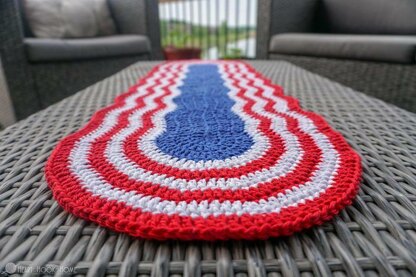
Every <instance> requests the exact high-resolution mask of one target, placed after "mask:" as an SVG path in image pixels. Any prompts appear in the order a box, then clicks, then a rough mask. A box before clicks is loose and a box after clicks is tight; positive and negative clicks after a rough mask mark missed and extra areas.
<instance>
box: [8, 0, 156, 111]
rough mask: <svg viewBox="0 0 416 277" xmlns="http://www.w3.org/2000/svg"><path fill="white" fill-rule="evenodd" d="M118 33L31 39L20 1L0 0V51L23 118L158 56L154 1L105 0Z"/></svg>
mask: <svg viewBox="0 0 416 277" xmlns="http://www.w3.org/2000/svg"><path fill="white" fill-rule="evenodd" d="M108 1H109V6H110V11H111V14H112V17H113V19H114V21H115V23H116V27H117V30H118V33H117V35H113V36H107V37H94V38H82V39H44V38H35V37H33V34H32V32H31V30H30V28H28V24H27V22H26V20H25V16H24V10H23V9H22V0H10V1H0V55H1V58H2V62H3V70H4V73H5V76H6V79H7V85H8V88H9V94H10V98H11V100H12V102H13V106H14V111H15V114H16V117H17V118H18V119H22V118H24V117H26V116H28V115H30V114H32V113H34V112H36V111H38V110H40V109H42V108H45V107H47V106H49V105H50V104H52V103H55V102H57V101H59V100H61V99H63V98H65V97H67V96H69V95H72V94H73V93H75V92H77V91H79V90H81V89H83V88H85V87H87V86H88V85H91V84H93V83H95V82H97V81H99V80H101V79H103V78H105V77H107V76H109V75H112V74H113V73H115V72H117V71H119V70H121V69H122V68H124V67H126V66H128V65H130V64H132V63H134V62H135V61H137V60H149V59H159V58H161V48H160V33H159V15H158V1H155V0H108Z"/></svg>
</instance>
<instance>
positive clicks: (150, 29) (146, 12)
mask: <svg viewBox="0 0 416 277" xmlns="http://www.w3.org/2000/svg"><path fill="white" fill-rule="evenodd" d="M108 3H109V6H110V10H111V12H112V15H113V18H114V20H115V22H116V25H117V28H118V31H119V33H121V34H140V35H146V36H147V37H149V39H150V42H151V46H152V57H153V58H154V59H155V58H156V59H158V58H161V57H162V56H161V46H160V45H161V43H160V30H159V28H160V24H159V6H158V1H157V0H108Z"/></svg>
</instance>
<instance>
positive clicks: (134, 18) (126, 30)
mask: <svg viewBox="0 0 416 277" xmlns="http://www.w3.org/2000/svg"><path fill="white" fill-rule="evenodd" d="M152 1H153V0H152ZM108 4H109V7H110V10H111V13H112V15H113V18H114V21H115V22H116V25H117V28H118V31H119V32H120V33H122V34H142V35H145V34H147V33H146V3H145V0H108Z"/></svg>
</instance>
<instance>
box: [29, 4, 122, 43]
mask: <svg viewBox="0 0 416 277" xmlns="http://www.w3.org/2000/svg"><path fill="white" fill-rule="evenodd" d="M23 3H24V15H25V17H26V18H27V21H28V23H29V26H30V29H31V30H32V32H33V33H34V35H35V36H36V37H39V38H79V37H95V36H101V35H102V36H104V35H113V34H115V32H116V29H115V24H114V22H113V19H112V17H111V14H110V10H109V8H108V4H107V0H24V1H23Z"/></svg>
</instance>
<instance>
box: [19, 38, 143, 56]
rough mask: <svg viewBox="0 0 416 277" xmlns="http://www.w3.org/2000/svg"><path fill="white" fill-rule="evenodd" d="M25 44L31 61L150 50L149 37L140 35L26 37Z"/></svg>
mask: <svg viewBox="0 0 416 277" xmlns="http://www.w3.org/2000/svg"><path fill="white" fill-rule="evenodd" d="M24 43H25V46H26V51H27V54H28V56H29V60H30V61H32V62H50V61H69V60H83V59H93V58H102V57H117V56H129V55H140V54H146V53H149V52H150V42H149V39H148V38H147V37H146V36H141V35H117V36H108V37H97V38H84V39H41V38H27V39H25V41H24Z"/></svg>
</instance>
